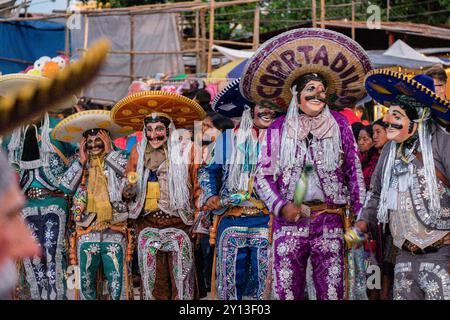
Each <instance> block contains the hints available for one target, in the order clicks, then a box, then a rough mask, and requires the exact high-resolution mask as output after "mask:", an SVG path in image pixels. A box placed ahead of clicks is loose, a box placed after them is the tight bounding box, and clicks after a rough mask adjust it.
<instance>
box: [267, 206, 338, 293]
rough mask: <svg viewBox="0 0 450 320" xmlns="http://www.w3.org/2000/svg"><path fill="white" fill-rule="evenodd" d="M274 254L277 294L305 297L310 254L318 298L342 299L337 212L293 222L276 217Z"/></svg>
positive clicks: (275, 288) (275, 289) (275, 291)
mask: <svg viewBox="0 0 450 320" xmlns="http://www.w3.org/2000/svg"><path fill="white" fill-rule="evenodd" d="M312 216H313V215H312ZM273 255H274V262H273V263H274V273H275V274H274V284H273V290H274V294H275V296H276V298H278V299H281V300H301V299H304V295H305V286H306V266H307V262H308V258H309V257H311V263H312V267H313V282H314V286H315V289H316V294H317V299H318V300H342V299H343V294H344V239H343V223H342V218H341V217H340V216H339V215H336V214H330V213H323V214H321V215H319V216H317V217H316V218H300V219H299V220H298V221H297V222H295V223H289V222H286V221H285V220H284V218H283V217H277V218H275V219H274V222H273Z"/></svg>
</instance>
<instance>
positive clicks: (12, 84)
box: [0, 73, 78, 111]
mask: <svg viewBox="0 0 450 320" xmlns="http://www.w3.org/2000/svg"><path fill="white" fill-rule="evenodd" d="M43 79H46V78H45V77H43V76H38V75H33V74H25V73H11V74H7V75H3V76H0V97H3V96H6V95H8V94H12V93H15V92H17V91H19V90H20V89H21V88H23V87H25V86H26V85H29V84H37V83H39V81H40V80H43ZM77 101H78V100H77V97H76V96H75V95H68V96H67V97H66V98H65V99H63V100H61V101H60V102H58V103H56V104H55V105H53V106H52V108H51V109H52V110H54V111H57V110H64V109H67V108H71V107H72V106H73V105H75V104H76V103H77Z"/></svg>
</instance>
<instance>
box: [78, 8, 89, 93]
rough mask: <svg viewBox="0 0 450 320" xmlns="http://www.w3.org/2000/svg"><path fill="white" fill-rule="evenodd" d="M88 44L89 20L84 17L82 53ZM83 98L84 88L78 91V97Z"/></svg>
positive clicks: (86, 16)
mask: <svg viewBox="0 0 450 320" xmlns="http://www.w3.org/2000/svg"><path fill="white" fill-rule="evenodd" d="M88 42H89V19H88V15H87V14H85V15H84V43H83V49H84V52H86V51H87V48H88ZM83 96H84V87H83V88H82V89H81V91H80V97H83Z"/></svg>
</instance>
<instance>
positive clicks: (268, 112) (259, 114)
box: [253, 105, 277, 129]
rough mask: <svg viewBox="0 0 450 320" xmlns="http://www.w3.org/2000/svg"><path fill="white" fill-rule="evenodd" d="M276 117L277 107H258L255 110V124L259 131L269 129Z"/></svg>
mask: <svg viewBox="0 0 450 320" xmlns="http://www.w3.org/2000/svg"><path fill="white" fill-rule="evenodd" d="M276 116H277V108H276V107H274V106H264V107H263V106H259V105H256V106H255V108H254V110H253V123H254V125H255V126H256V127H257V128H259V129H267V128H268V127H269V126H270V125H271V124H272V121H273V120H274V119H275V117H276Z"/></svg>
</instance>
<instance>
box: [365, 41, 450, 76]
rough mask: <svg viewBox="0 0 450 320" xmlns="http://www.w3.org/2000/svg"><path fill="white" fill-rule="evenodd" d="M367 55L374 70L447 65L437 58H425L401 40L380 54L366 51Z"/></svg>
mask: <svg viewBox="0 0 450 320" xmlns="http://www.w3.org/2000/svg"><path fill="white" fill-rule="evenodd" d="M367 53H368V54H369V57H370V60H371V61H372V63H373V64H374V66H375V67H376V68H379V67H389V66H401V67H405V68H414V69H418V68H421V67H430V66H432V65H435V64H442V65H447V64H449V63H448V62H446V61H444V60H441V59H439V58H436V57H427V56H425V55H424V54H422V53H420V52H419V51H417V50H415V49H413V48H411V47H410V46H409V45H407V44H406V43H405V42H403V41H402V40H397V41H396V42H394V44H393V45H392V46H391V47H390V48H389V49H387V50H386V51H385V52H383V53H380V52H379V51H375V52H374V51H368V52H367Z"/></svg>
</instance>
